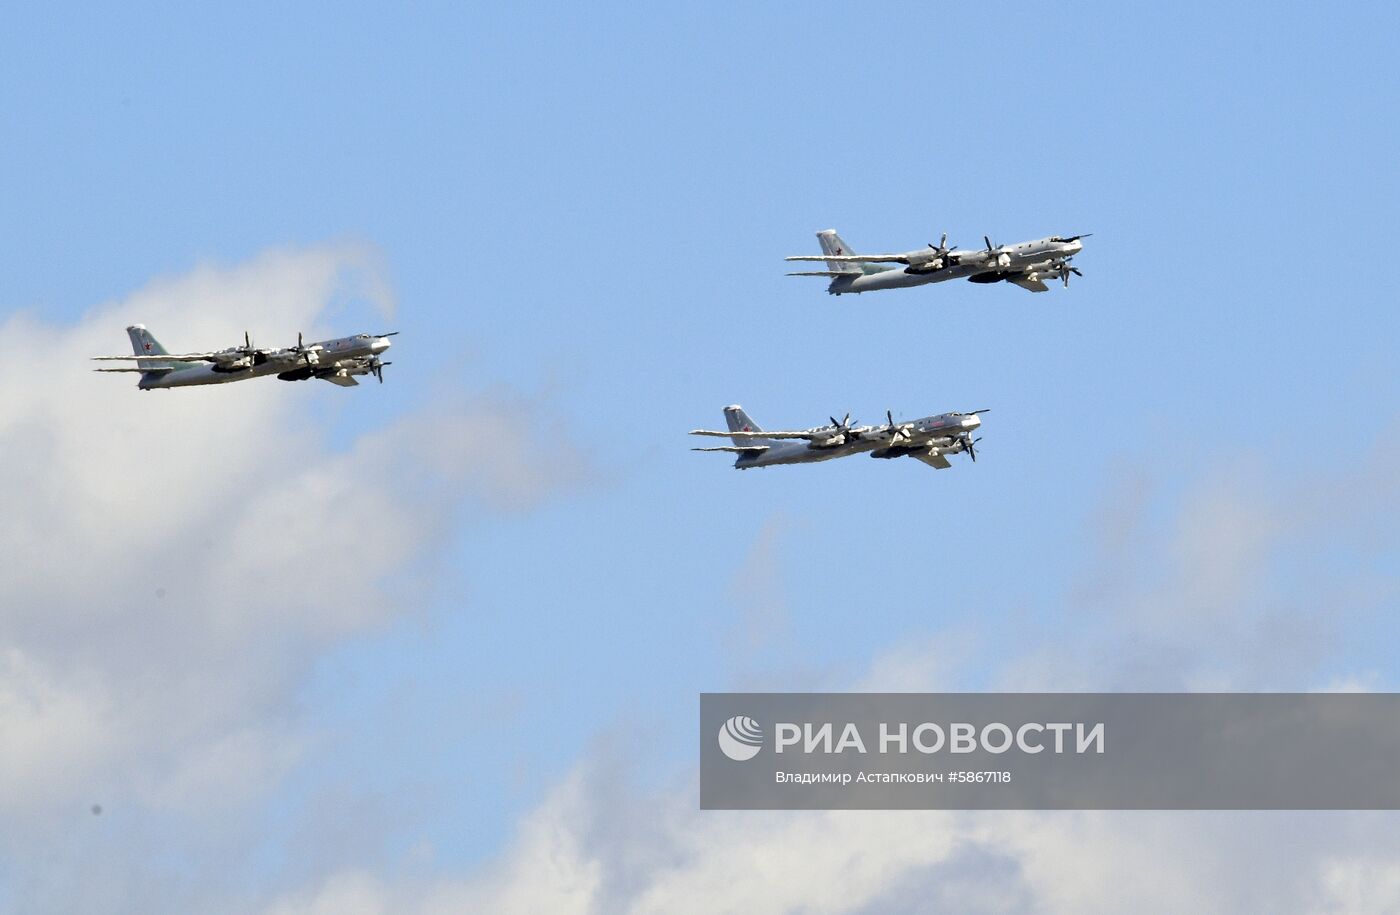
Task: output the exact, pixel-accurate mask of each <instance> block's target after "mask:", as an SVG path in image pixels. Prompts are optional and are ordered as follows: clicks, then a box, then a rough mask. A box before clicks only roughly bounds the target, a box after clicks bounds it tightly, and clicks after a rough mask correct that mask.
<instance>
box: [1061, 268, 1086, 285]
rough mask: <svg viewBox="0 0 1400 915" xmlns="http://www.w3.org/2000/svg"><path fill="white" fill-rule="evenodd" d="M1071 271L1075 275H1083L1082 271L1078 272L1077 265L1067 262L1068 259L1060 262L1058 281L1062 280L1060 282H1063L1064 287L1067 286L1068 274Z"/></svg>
mask: <svg viewBox="0 0 1400 915" xmlns="http://www.w3.org/2000/svg"><path fill="white" fill-rule="evenodd" d="M1071 273H1073V274H1074V275H1075V276H1083V275H1084V274H1083V273H1081V272H1079V268H1078V267H1074V266H1071V265H1070V263H1069V262H1068V261H1066V262H1064V263H1062V264H1060V270H1059V274H1060V282H1062V283H1064V284H1065V288H1066V289H1068V288H1069V275H1070V274H1071Z"/></svg>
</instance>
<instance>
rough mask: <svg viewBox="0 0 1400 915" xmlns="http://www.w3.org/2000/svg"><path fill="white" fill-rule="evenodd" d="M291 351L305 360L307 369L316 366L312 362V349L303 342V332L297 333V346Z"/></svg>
mask: <svg viewBox="0 0 1400 915" xmlns="http://www.w3.org/2000/svg"><path fill="white" fill-rule="evenodd" d="M291 350H292V352H294V353H296V354H297V355H298V356H300V357H301V358H302V359H303V360H305V362H306V367H307V368H311V367H312V366H313V365H315V364H316V363H315V362H313V361H312V360H311V353H312V348H311V347H309V346H307V345H306V344H305V343H304V342H303V341H302V338H301V331H297V345H296V346H294V347H292V348H291Z"/></svg>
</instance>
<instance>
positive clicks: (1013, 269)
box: [827, 236, 1084, 295]
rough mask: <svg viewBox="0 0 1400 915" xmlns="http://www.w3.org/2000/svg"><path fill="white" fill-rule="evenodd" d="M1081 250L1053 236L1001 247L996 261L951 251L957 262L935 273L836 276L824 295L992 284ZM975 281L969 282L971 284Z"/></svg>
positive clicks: (910, 270) (905, 270)
mask: <svg viewBox="0 0 1400 915" xmlns="http://www.w3.org/2000/svg"><path fill="white" fill-rule="evenodd" d="M1083 249H1084V246H1083V245H1082V244H1080V242H1079V241H1078V240H1077V239H1076V240H1075V241H1068V242H1065V241H1056V240H1055V238H1054V236H1051V237H1049V238H1041V239H1037V240H1035V241H1026V242H1021V243H1020V244H1015V245H1002V246H1001V247H1000V248H998V249H997V251H998V252H1000V253H1002V254H1004V255H1005V257H1004V258H1001V259H999V260H998V259H995V258H994V256H993V255H992V253H991V252H988V251H986V250H971V251H954V252H953V253H952V255H951V259H954V260H957V261H958V262H957V263H952V264H949V265H948V266H946V267H943V268H941V269H939V270H933V271H924V270H921V269H918V268H915V267H891V268H886V269H883V270H879V271H878V272H873V273H861V274H852V275H850V276H839V277H836V278H834V279H833V280H832V281H831V285H830V286H829V287H828V288H827V292H829V293H831V294H832V295H845V294H846V293H850V292H855V293H860V292H874V291H876V290H879V289H903V288H905V287H909V286H924V285H927V284H929V283H942V282H945V281H947V280H960V279H971V278H973V277H980V276H987V277H989V279H988V280H986V281H985V282H995V281H996V280H998V279H1001V277H1000V276H997V274H1001V273H1006V274H1019V273H1025V272H1028V271H1030V270H1032V269H1033V268H1035V267H1037V266H1040V265H1044V266H1043V267H1042V268H1041V269H1047V270H1048V269H1049V267H1050V265H1051V264H1057V263H1059V262H1060V261H1063V260H1065V259H1066V258H1070V257H1073V256H1074V255H1076V254H1078V253H1079V252H1080V251H1082V250H1083ZM977 281H978V280H976V279H974V280H973V282H977Z"/></svg>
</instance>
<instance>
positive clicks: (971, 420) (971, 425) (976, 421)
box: [962, 416, 982, 429]
mask: <svg viewBox="0 0 1400 915" xmlns="http://www.w3.org/2000/svg"><path fill="white" fill-rule="evenodd" d="M980 425H982V417H980V416H964V417H963V421H962V426H963V428H964V429H976V428H977V427H978V426H980Z"/></svg>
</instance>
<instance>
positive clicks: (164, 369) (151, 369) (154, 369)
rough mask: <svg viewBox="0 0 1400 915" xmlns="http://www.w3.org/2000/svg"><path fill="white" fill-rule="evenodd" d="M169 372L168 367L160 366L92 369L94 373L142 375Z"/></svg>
mask: <svg viewBox="0 0 1400 915" xmlns="http://www.w3.org/2000/svg"><path fill="white" fill-rule="evenodd" d="M170 370H171V369H170V367H169V366H161V367H160V368H146V369H131V368H123V369H93V371H94V372H140V373H142V374H143V375H144V374H146V373H148V372H168V371H170Z"/></svg>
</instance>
